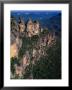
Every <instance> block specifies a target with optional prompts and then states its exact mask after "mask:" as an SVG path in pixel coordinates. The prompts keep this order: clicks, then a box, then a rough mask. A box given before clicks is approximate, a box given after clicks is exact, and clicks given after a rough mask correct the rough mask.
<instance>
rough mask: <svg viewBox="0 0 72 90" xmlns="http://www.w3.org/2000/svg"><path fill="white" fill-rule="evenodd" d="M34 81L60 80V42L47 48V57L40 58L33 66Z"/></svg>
mask: <svg viewBox="0 0 72 90" xmlns="http://www.w3.org/2000/svg"><path fill="white" fill-rule="evenodd" d="M33 76H34V77H33V78H35V79H60V78H61V47H60V42H59V41H57V43H56V45H55V46H53V47H51V48H47V56H45V57H41V58H40V60H39V61H38V62H36V64H35V65H34V66H33Z"/></svg>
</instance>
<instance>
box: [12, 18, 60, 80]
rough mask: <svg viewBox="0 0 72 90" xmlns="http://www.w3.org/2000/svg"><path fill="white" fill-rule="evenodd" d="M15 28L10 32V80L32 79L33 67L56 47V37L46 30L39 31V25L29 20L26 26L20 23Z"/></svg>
mask: <svg viewBox="0 0 72 90" xmlns="http://www.w3.org/2000/svg"><path fill="white" fill-rule="evenodd" d="M16 23H17V22H16ZM18 26H19V27H18ZM15 27H18V28H15ZM15 27H13V29H12V30H11V73H12V71H13V70H14V72H13V73H12V76H11V78H12V79H15V78H18V79H19V78H23V79H24V78H27V79H29V78H30V79H32V78H34V77H33V66H34V65H36V63H37V62H39V61H41V58H42V57H44V58H46V57H48V53H47V50H48V49H49V48H51V47H53V46H55V45H56V41H57V38H58V37H56V36H55V32H53V31H48V29H47V28H45V29H43V30H42V31H41V27H40V23H39V22H38V21H34V22H33V21H32V20H31V19H30V20H29V21H28V22H27V24H26V23H25V22H23V21H20V22H19V23H17V24H15ZM59 54H60V53H59ZM15 62H16V63H15ZM41 67H42V66H41ZM45 78H48V77H45Z"/></svg>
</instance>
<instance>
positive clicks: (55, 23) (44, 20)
mask: <svg viewBox="0 0 72 90" xmlns="http://www.w3.org/2000/svg"><path fill="white" fill-rule="evenodd" d="M12 16H13V17H15V19H16V20H17V21H18V19H19V17H22V18H23V19H24V21H25V22H27V21H28V20H29V18H32V20H33V21H34V20H38V21H39V22H40V25H41V27H43V28H48V29H50V30H52V29H55V30H57V31H61V12H60V11H11V17H12Z"/></svg>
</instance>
